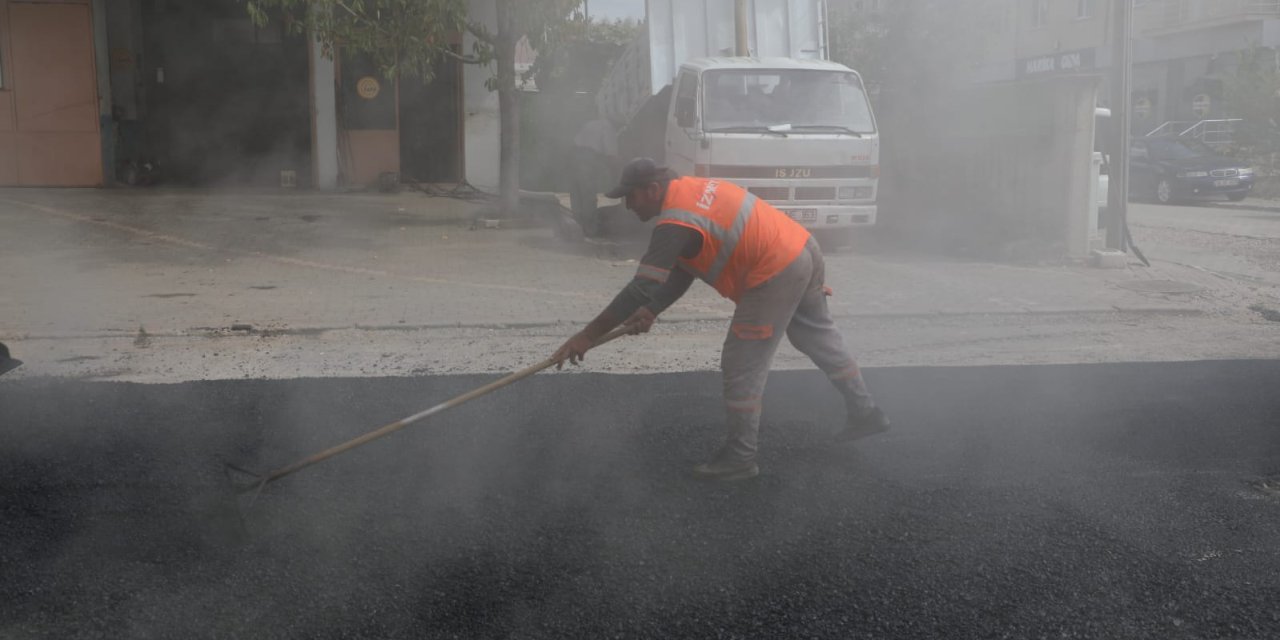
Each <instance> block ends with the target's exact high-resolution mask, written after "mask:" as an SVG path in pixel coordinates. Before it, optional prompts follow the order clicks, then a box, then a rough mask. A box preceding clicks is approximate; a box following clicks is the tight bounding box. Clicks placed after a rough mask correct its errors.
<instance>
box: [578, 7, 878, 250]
mask: <svg viewBox="0 0 1280 640" xmlns="http://www.w3.org/2000/svg"><path fill="white" fill-rule="evenodd" d="M742 4H744V5H745V4H747V3H742ZM750 5H751V7H750V8H749V9H747V10H746V14H745V15H742V14H735V11H734V9H735V5H734V3H732V2H725V1H723V0H719V1H717V0H702V1H687V2H686V1H681V0H650V1H649V3H648V23H647V29H646V32H645V34H644V35H642V36H641V37H640V38H639V39H638V40H637V41H636V42H634V43H632V45H631V46H630V47H629V48H628V49H627V51H626V52H625V53H624V54H623V55H622V57H621V58H620V59H619V61H618V62H617V63H616V64H615V65H614V67H613V69H612V70H611V71H610V74H609V76H608V78H606V80H605V82H604V85H603V86H602V88H601V90H600V93H599V94H598V95H597V97H596V105H597V108H598V114H599V117H598V118H597V119H596V120H594V121H592V122H589V123H587V124H586V125H584V126H583V128H582V130H581V131H580V132H579V133H578V135H577V136H576V138H575V140H574V142H575V145H576V147H577V150H578V151H577V155H576V158H577V160H576V162H575V167H574V178H575V181H574V186H573V190H572V193H571V201H572V207H573V209H574V214H575V216H577V217H578V220H579V221H580V222H581V223H582V224H583V226H584V228H585V229H587V230H588V232H590V231H591V230H592V229H593V228H594V226H595V216H596V215H597V209H596V205H597V194H599V193H601V192H602V191H604V190H605V189H606V188H607V187H608V186H610V185H611V184H612V182H613V181H615V180H616V179H617V175H616V174H617V171H618V170H619V168H620V167H621V165H622V164H623V163H625V162H626V161H627V160H629V159H631V158H633V157H637V156H648V157H651V158H654V159H655V160H657V161H659V162H660V163H663V164H665V165H666V166H667V167H669V168H671V169H672V170H674V171H676V172H677V173H680V174H681V175H693V176H706V177H714V178H725V179H727V180H730V181H732V182H735V183H737V184H740V185H742V186H743V187H745V188H747V189H748V190H750V191H751V192H752V193H754V194H756V195H757V196H759V197H761V198H763V199H765V200H767V201H769V202H770V203H771V204H773V205H774V206H776V207H778V208H780V209H782V210H783V211H785V212H786V213H787V214H789V215H790V216H792V217H793V218H795V219H796V220H797V221H799V222H800V223H801V224H803V225H805V226H806V227H808V228H810V229H811V230H813V231H815V232H818V233H819V234H823V233H825V234H827V235H830V234H833V233H835V234H842V233H847V232H848V231H850V230H852V229H855V228H857V227H862V226H869V225H873V224H875V222H876V195H877V193H876V189H877V183H878V181H879V175H880V143H879V134H878V131H877V129H876V122H875V116H874V115H873V114H872V110H871V105H870V102H869V100H868V99H867V94H866V90H865V89H864V87H863V84H862V79H861V77H859V75H858V74H857V73H856V72H855V71H853V70H852V69H850V68H848V67H846V66H844V65H841V64H837V63H834V62H830V61H827V60H825V58H826V50H827V47H826V42H827V39H826V33H825V31H826V18H825V16H826V9H825V3H824V2H821V1H819V0H772V1H766V0H757V1H756V2H754V3H750ZM735 27H736V29H735ZM743 35H745V36H746V37H747V39H748V43H747V45H748V48H749V49H750V51H751V52H753V53H756V54H759V57H757V56H751V57H735V56H731V55H722V54H732V53H733V52H734V51H735V49H736V50H739V51H740V50H742V47H741V46H740V43H739V42H738V40H740V39H741V37H742V36H743Z"/></svg>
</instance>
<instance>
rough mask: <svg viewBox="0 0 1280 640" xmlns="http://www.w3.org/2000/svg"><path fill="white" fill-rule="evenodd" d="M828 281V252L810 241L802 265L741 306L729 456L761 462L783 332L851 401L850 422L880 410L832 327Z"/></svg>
mask: <svg viewBox="0 0 1280 640" xmlns="http://www.w3.org/2000/svg"><path fill="white" fill-rule="evenodd" d="M825 277H826V264H825V262H824V261H823V259H822V252H821V250H819V249H818V243H817V242H816V241H814V240H813V239H812V238H810V239H809V242H808V244H807V245H806V246H805V250H804V251H803V252H801V253H800V255H799V257H797V258H796V259H795V261H794V262H792V263H791V264H790V265H789V266H787V268H786V269H783V270H782V271H781V272H780V273H778V274H777V275H775V276H774V277H772V278H770V279H769V280H767V281H765V282H764V283H762V284H760V285H758V286H756V287H754V288H752V289H749V290H747V292H746V293H744V294H743V296H742V298H741V299H740V300H739V301H738V308H737V310H736V311H735V312H734V314H733V324H732V325H731V326H730V328H729V335H728V337H727V338H725V341H724V351H723V352H722V353H721V356H720V369H721V371H722V372H723V373H724V400H725V408H726V410H727V411H726V413H727V423H728V424H727V427H728V437H727V439H726V443H725V447H724V449H723V450H722V451H721V454H720V455H721V456H728V457H730V458H732V459H737V460H751V459H753V458H755V455H756V442H757V438H758V435H759V432H760V412H761V409H762V408H763V405H762V404H761V398H762V397H763V396H764V387H765V382H766V380H767V379H768V377H769V366H770V365H771V364H772V362H773V354H774V353H775V352H777V350H778V343H779V342H781V340H782V331H783V330H785V331H786V334H787V339H788V340H790V341H791V344H792V345H794V346H795V348H796V349H798V350H799V351H800V352H801V353H803V354H805V355H806V356H809V359H810V360H813V363H814V364H816V365H818V368H819V369H821V370H822V371H823V372H824V373H826V374H827V377H828V378H829V379H830V380H831V383H832V384H833V385H834V386H835V387H836V389H837V390H838V391H839V392H840V393H841V394H842V395H843V396H844V399H845V405H846V408H847V409H848V411H849V414H850V415H857V414H858V413H861V412H864V411H867V410H869V409H871V408H872V407H874V406H875V405H874V401H873V400H872V398H871V394H870V393H869V392H868V391H867V387H866V385H865V384H864V383H863V381H862V374H861V372H860V371H859V370H858V363H857V362H856V361H855V360H854V359H853V356H851V355H849V352H848V350H847V349H845V345H844V338H843V336H841V335H840V331H839V329H837V328H836V325H835V322H833V321H832V320H831V312H830V311H829V310H828V309H827V289H826V287H825Z"/></svg>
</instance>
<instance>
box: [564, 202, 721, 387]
mask: <svg viewBox="0 0 1280 640" xmlns="http://www.w3.org/2000/svg"><path fill="white" fill-rule="evenodd" d="M701 248H702V235H701V234H699V233H698V232H697V231H694V230H693V229H689V228H687V227H683V226H679V225H673V224H660V225H658V226H657V227H656V228H654V230H653V236H652V237H651V238H650V240H649V248H648V250H646V251H645V254H644V257H643V258H641V259H640V267H639V268H638V269H637V270H636V276H635V277H634V278H632V279H631V282H629V283H628V284H627V286H626V287H625V288H623V289H622V291H621V292H619V293H618V295H617V296H616V297H614V299H613V302H611V303H609V306H608V307H606V308H605V310H604V311H601V312H600V315H598V316H596V317H595V319H594V320H592V321H591V322H590V323H589V324H587V326H586V327H585V328H583V329H582V331H579V332H578V333H577V334H576V335H574V336H573V337H572V338H569V340H568V341H567V342H565V343H564V345H563V346H561V347H560V348H559V349H558V350H556V353H555V355H554V356H552V357H553V358H555V359H556V360H558V361H560V362H561V363H563V361H564V360H568V361H570V362H572V363H573V364H577V363H578V362H579V361H580V360H582V356H583V354H585V353H586V352H587V350H588V349H590V348H591V345H592V344H594V343H595V341H596V340H598V339H600V337H601V336H603V335H604V334H606V333H608V332H609V331H610V330H612V329H613V328H614V327H616V326H618V325H619V324H622V323H623V321H627V322H628V324H636V325H637V332H643V331H648V330H649V326H651V325H652V324H653V321H652V318H649V320H648V321H647V322H645V321H644V318H643V317H637V314H639V315H640V316H643V315H644V314H642V313H640V311H639V310H640V309H641V307H643V306H645V305H648V307H646V309H647V311H648V313H649V314H651V315H652V316H654V317H656V315H657V314H658V313H661V312H662V311H663V310H665V309H666V308H667V307H668V306H670V305H671V303H673V302H675V301H676V300H677V299H679V298H680V296H682V295H684V292H685V291H688V290H689V285H690V284H691V283H692V282H693V278H692V276H690V275H689V273H688V272H687V271H684V270H683V269H679V268H677V261H678V260H679V259H680V258H681V257H693V256H696V255H697V254H698V251H700V250H701ZM655 309H656V311H655Z"/></svg>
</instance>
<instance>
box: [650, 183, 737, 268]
mask: <svg viewBox="0 0 1280 640" xmlns="http://www.w3.org/2000/svg"><path fill="white" fill-rule="evenodd" d="M756 200H757V198H756V197H755V195H753V194H750V193H748V194H747V197H745V198H743V199H742V206H740V207H738V215H737V217H735V218H734V219H733V226H731V227H729V228H728V229H725V228H724V227H721V226H720V225H718V224H716V223H715V221H713V220H712V219H711V218H709V217H707V216H705V215H702V214H699V213H694V212H692V211H689V210H687V209H664V210H663V211H662V217H663V218H665V219H667V220H675V221H678V222H683V223H686V224H691V225H694V226H696V227H698V228H699V229H702V230H703V231H706V232H707V233H708V234H711V236H712V237H714V238H715V239H716V240H717V242H718V244H719V245H720V251H719V252H717V253H716V257H715V259H714V260H712V261H711V268H710V269H708V270H707V272H706V273H698V274H696V275H697V276H698V277H699V278H702V279H704V280H706V281H707V282H709V283H712V284H714V283H715V282H716V281H717V280H719V279H720V274H721V273H723V272H724V268H725V265H727V264H729V258H730V257H732V256H733V251H734V250H735V249H737V248H738V243H739V242H742V234H743V233H745V232H746V230H747V221H749V220H751V213H752V212H753V211H755V209H756Z"/></svg>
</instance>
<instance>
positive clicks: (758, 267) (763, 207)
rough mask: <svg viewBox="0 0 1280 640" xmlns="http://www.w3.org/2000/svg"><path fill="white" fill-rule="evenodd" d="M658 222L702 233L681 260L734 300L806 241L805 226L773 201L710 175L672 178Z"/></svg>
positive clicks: (790, 257)
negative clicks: (698, 245)
mask: <svg viewBox="0 0 1280 640" xmlns="http://www.w3.org/2000/svg"><path fill="white" fill-rule="evenodd" d="M657 223H658V224H677V225H680V226H682V227H688V228H690V229H693V230H695V231H697V232H698V233H700V234H702V250H701V251H699V252H698V255H696V256H694V257H693V258H681V259H680V264H681V265H682V266H684V268H686V269H688V270H689V272H690V273H692V274H693V275H695V276H697V277H699V278H701V279H702V280H703V281H705V282H706V283H707V284H709V285H711V286H712V287H714V288H715V290H716V291H718V292H720V295H722V296H724V297H726V298H728V299H730V300H733V301H734V302H737V301H738V299H739V298H740V297H742V294H743V292H745V291H746V290H747V289H750V288H752V287H755V286H757V285H760V284H762V283H764V282H765V281H766V280H768V279H769V278H772V277H773V276H775V275H777V274H778V273H779V272H780V271H782V270H783V269H785V268H787V266H788V265H790V264H791V262H792V261H793V260H795V259H796V257H797V256H799V255H800V252H801V251H804V247H805V243H807V242H808V241H809V231H808V229H805V228H804V227H802V226H800V224H799V223H797V222H796V221H795V220H792V219H791V218H790V217H788V216H787V215H786V214H785V213H782V212H781V211H778V210H777V209H775V208H773V205H771V204H769V203H768V202H765V201H763V200H761V199H759V198H757V197H756V196H754V195H752V194H751V193H749V192H747V190H746V189H743V188H742V187H739V186H738V185H735V184H732V183H730V182H725V181H723V180H716V179H714V178H691V177H685V178H679V179H676V180H672V181H671V183H670V186H669V187H668V188H667V197H666V199H665V200H664V201H663V202H662V214H661V215H659V216H658V219H657Z"/></svg>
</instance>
